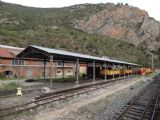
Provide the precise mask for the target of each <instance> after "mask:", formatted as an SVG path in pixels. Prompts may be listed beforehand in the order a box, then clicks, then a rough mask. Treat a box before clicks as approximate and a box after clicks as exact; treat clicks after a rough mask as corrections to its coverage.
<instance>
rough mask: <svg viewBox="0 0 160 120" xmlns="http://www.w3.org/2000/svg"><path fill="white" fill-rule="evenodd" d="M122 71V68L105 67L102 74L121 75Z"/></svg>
mask: <svg viewBox="0 0 160 120" xmlns="http://www.w3.org/2000/svg"><path fill="white" fill-rule="evenodd" d="M120 73H121V71H120V70H105V69H103V70H101V71H100V74H101V75H103V76H104V75H105V74H106V75H119V74H120Z"/></svg>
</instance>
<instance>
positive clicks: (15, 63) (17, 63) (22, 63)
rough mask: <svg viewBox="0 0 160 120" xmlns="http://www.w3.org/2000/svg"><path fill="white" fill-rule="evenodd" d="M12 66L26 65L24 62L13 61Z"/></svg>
mask: <svg viewBox="0 0 160 120" xmlns="http://www.w3.org/2000/svg"><path fill="white" fill-rule="evenodd" d="M11 64H12V65H24V60H16V59H14V60H12V63H11Z"/></svg>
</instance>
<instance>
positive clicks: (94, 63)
mask: <svg viewBox="0 0 160 120" xmlns="http://www.w3.org/2000/svg"><path fill="white" fill-rule="evenodd" d="M95 73H96V62H95V60H94V61H93V82H95V80H96V76H95Z"/></svg>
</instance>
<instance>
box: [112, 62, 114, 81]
mask: <svg viewBox="0 0 160 120" xmlns="http://www.w3.org/2000/svg"><path fill="white" fill-rule="evenodd" d="M112 70H113V80H114V63H113V69H112Z"/></svg>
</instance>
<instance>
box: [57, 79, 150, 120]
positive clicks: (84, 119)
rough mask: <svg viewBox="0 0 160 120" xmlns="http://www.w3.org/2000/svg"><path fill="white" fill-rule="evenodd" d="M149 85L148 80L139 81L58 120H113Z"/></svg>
mask: <svg viewBox="0 0 160 120" xmlns="http://www.w3.org/2000/svg"><path fill="white" fill-rule="evenodd" d="M149 83H150V81H148V80H147V81H143V80H141V81H139V82H138V83H136V84H134V85H132V86H130V87H128V88H127V89H124V90H121V91H119V92H116V93H114V94H112V95H109V96H106V97H105V98H102V99H99V100H97V101H96V102H93V103H90V104H88V105H86V106H84V107H81V108H80V109H79V110H78V111H76V112H71V113H69V114H68V115H66V116H64V117H63V118H61V119H60V120H70V119H72V120H113V117H114V115H115V114H116V113H118V111H119V110H120V109H121V108H122V107H123V106H124V105H125V104H126V103H127V102H128V101H129V100H131V98H132V97H134V96H135V95H136V94H137V93H138V92H139V91H140V90H142V89H143V88H144V87H145V86H146V85H147V84H149ZM126 84H127V83H126ZM57 120H58V119H57Z"/></svg>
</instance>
